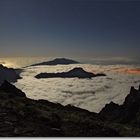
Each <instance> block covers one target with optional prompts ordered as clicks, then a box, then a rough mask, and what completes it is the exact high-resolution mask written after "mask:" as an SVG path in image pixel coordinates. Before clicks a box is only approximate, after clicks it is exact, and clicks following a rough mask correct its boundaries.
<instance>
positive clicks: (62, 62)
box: [31, 58, 79, 66]
mask: <svg viewBox="0 0 140 140" xmlns="http://www.w3.org/2000/svg"><path fill="white" fill-rule="evenodd" d="M78 63H79V62H77V61H74V60H71V59H67V58H56V59H54V60H52V61H47V62H42V63H38V64H33V65H31V66H40V65H69V64H78Z"/></svg>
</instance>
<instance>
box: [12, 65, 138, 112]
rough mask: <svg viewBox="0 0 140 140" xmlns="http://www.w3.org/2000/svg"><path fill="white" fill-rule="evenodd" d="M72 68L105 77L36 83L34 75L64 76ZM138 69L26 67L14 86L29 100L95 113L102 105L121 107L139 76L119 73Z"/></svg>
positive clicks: (40, 81) (95, 66)
mask: <svg viewBox="0 0 140 140" xmlns="http://www.w3.org/2000/svg"><path fill="white" fill-rule="evenodd" d="M74 67H82V68H84V69H85V70H86V71H89V72H93V73H100V72H103V73H105V74H107V76H105V77H95V78H92V79H91V80H90V79H78V78H49V79H36V78H34V76H35V75H37V74H39V73H41V72H64V71H69V70H71V69H72V68H74ZM134 68H136V69H138V67H134V66H128V65H109V66H105V65H90V64H76V65H67V66H62V65H57V66H36V67H28V68H26V69H24V72H23V73H21V76H22V77H23V79H19V80H18V82H17V83H15V85H16V86H17V87H18V88H20V89H22V90H23V91H24V92H25V93H26V94H27V96H28V97H30V98H33V99H46V100H49V101H52V102H58V103H61V104H63V105H67V104H72V105H75V106H77V107H81V108H84V109H88V110H90V111H94V112H99V111H100V110H101V109H102V108H103V107H104V105H105V104H106V103H109V102H110V101H114V102H116V103H119V104H122V103H123V101H124V99H125V97H126V96H127V94H128V93H129V90H130V87H131V86H135V87H138V85H139V84H140V75H139V74H131V73H125V72H122V71H119V70H120V69H123V70H128V69H129V70H130V69H134Z"/></svg>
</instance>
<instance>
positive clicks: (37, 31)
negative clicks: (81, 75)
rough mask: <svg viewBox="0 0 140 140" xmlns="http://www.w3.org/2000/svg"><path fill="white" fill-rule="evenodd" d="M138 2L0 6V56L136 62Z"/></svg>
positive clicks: (47, 1) (24, 0)
mask: <svg viewBox="0 0 140 140" xmlns="http://www.w3.org/2000/svg"><path fill="white" fill-rule="evenodd" d="M139 52H140V1H134V0H132V1H130V0H118V1H112V2H111V0H110V1H109V0H108V1H107V0H98V1H97V0H96V1H95V0H0V56H67V57H73V56H74V57H76V56H78V57H127V58H138V59H139V60H140V55H139Z"/></svg>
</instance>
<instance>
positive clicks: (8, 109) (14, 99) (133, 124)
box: [0, 81, 140, 137]
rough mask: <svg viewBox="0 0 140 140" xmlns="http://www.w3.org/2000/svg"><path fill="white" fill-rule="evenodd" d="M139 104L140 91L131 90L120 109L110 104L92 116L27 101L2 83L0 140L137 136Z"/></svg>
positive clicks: (68, 107)
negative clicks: (0, 138)
mask: <svg viewBox="0 0 140 140" xmlns="http://www.w3.org/2000/svg"><path fill="white" fill-rule="evenodd" d="M38 94H39V93H38ZM139 101H140V89H138V90H136V89H134V88H133V87H132V88H131V91H130V93H129V94H128V96H127V97H126V98H125V101H124V103H123V105H117V104H115V103H113V102H111V103H110V104H107V105H106V106H105V107H104V108H103V109H102V111H101V112H100V113H94V112H89V111H87V110H84V109H80V108H77V107H74V106H71V105H67V106H62V105H61V104H55V103H52V102H49V101H46V100H33V99H29V98H27V97H26V95H25V93H24V92H22V91H21V90H19V89H17V88H16V87H15V86H13V85H12V84H10V83H9V82H7V81H5V82H4V83H3V84H2V85H1V86H0V136H1V137H126V136H127V137H128V136H140V102H139ZM93 107H94V106H93Z"/></svg>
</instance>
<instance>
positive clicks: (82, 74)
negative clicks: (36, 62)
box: [35, 67, 106, 79]
mask: <svg viewBox="0 0 140 140" xmlns="http://www.w3.org/2000/svg"><path fill="white" fill-rule="evenodd" d="M97 76H106V75H105V74H94V73H91V72H86V71H85V70H84V69H83V68H80V67H77V68H74V69H72V70H70V71H68V72H61V73H40V74H38V75H36V76H35V77H36V78H38V79H40V78H56V77H59V78H74V77H77V78H92V77H97Z"/></svg>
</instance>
